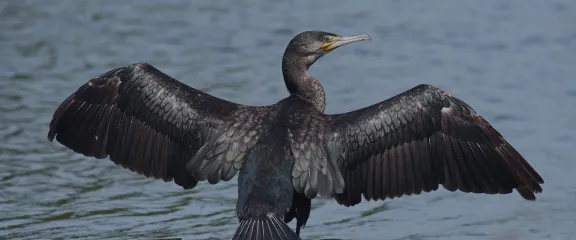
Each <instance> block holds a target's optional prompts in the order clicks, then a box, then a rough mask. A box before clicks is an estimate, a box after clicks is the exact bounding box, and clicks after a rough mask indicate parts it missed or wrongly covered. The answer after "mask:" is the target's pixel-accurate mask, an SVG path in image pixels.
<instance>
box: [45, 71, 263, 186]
mask: <svg viewBox="0 0 576 240" xmlns="http://www.w3.org/2000/svg"><path fill="white" fill-rule="evenodd" d="M265 113H266V109H265V107H250V106H243V105H238V104H235V103H232V102H228V101H225V100H222V99H219V98H216V97H213V96H211V95H209V94H206V93H204V92H201V91H199V90H197V89H194V88H192V87H190V86H187V85H185V84H183V83H181V82H179V81H177V80H175V79H173V78H171V77H170V76H168V75H166V74H164V73H162V72H160V71H159V70H157V69H156V68H154V67H152V66H151V65H149V64H145V63H142V64H132V65H129V66H126V67H122V68H118V69H114V70H112V71H109V72H107V73H104V74H102V75H101V76H99V77H97V78H94V79H91V80H90V81H88V82H87V83H86V84H84V85H83V86H81V87H80V88H79V89H78V90H77V91H76V92H74V93H73V94H72V95H70V96H69V97H68V98H67V99H66V100H64V102H63V103H62V104H61V105H60V106H59V107H58V109H57V110H56V112H55V113H54V116H53V119H52V121H51V123H50V131H49V133H48V139H49V140H50V141H52V140H53V139H54V138H56V140H57V141H58V142H60V143H62V144H63V145H65V146H67V147H68V148H70V149H72V150H74V151H75V152H78V153H81V154H84V155H85V156H89V157H96V158H105V157H107V156H110V159H111V160H112V161H114V162H115V163H116V164H120V165H122V166H123V167H125V168H128V169H130V170H132V171H135V172H137V173H139V174H144V175H146V176H149V177H150V176H151V177H154V178H161V179H163V180H164V181H171V180H172V179H174V182H175V183H176V184H178V185H180V186H182V187H184V188H193V187H195V186H196V184H197V183H198V181H202V180H206V179H208V180H209V182H210V183H216V182H218V181H219V180H229V179H231V178H232V177H233V176H234V175H235V173H236V172H237V171H238V169H239V168H240V167H241V166H242V161H243V159H244V154H245V153H246V152H247V151H248V150H249V149H250V148H251V147H252V146H253V145H254V144H255V143H256V141H257V138H258V136H257V135H256V134H254V133H255V131H251V130H254V129H253V128H256V127H257V125H258V124H260V119H261V117H262V116H263V115H264V114H265Z"/></svg>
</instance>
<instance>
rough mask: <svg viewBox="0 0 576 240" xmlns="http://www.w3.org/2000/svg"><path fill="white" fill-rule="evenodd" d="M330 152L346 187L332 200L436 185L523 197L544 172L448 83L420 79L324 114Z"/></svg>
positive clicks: (404, 192) (343, 201) (529, 194)
mask: <svg viewBox="0 0 576 240" xmlns="http://www.w3.org/2000/svg"><path fill="white" fill-rule="evenodd" d="M324 116H325V118H324V122H325V127H324V128H326V129H327V130H326V135H327V136H328V137H326V139H330V141H333V142H334V143H331V144H330V146H332V147H329V150H328V151H329V152H330V153H329V154H330V155H334V156H338V158H337V160H336V162H337V163H338V167H339V170H340V172H341V175H342V176H343V177H344V185H345V187H344V189H343V191H342V192H336V196H335V198H336V200H337V201H338V202H339V203H340V204H343V205H346V206H351V205H355V204H357V203H359V202H360V201H361V198H360V196H361V195H364V198H365V199H367V200H376V199H385V198H394V197H401V196H403V195H411V194H420V193H421V192H422V191H424V192H430V191H434V190H437V189H438V186H439V185H440V184H441V185H442V186H443V187H444V188H445V189H447V190H449V191H456V190H459V191H462V192H472V193H487V194H496V193H500V194H506V193H510V192H512V190H513V189H516V190H517V191H518V192H519V193H520V195H521V196H522V197H523V198H525V199H528V200H534V199H535V195H534V194H535V193H539V192H541V191H542V188H541V186H540V184H542V183H544V181H543V179H542V177H540V175H539V174H538V173H537V172H536V171H535V170H534V169H533V168H532V166H531V165H530V164H529V163H528V162H527V161H526V160H525V159H524V157H522V155H520V153H518V151H516V150H515V149H514V148H513V147H512V146H511V145H510V144H509V143H508V142H507V141H506V140H505V139H504V138H503V137H502V136H501V134H500V133H499V132H498V131H497V130H495V129H494V128H493V127H492V126H491V125H490V123H488V122H487V121H486V120H485V119H484V118H482V117H481V116H480V115H478V114H477V113H476V111H474V109H472V108H471V107H470V106H468V104H466V103H465V102H463V101H461V100H460V99H458V98H456V97H453V96H451V95H450V94H448V93H446V92H445V91H443V90H441V89H439V88H436V87H433V86H430V85H419V86H417V87H415V88H413V89H410V90H408V91H406V92H404V93H402V94H399V95H397V96H395V97H393V98H391V99H388V100H386V101H383V102H380V103H378V104H375V105H372V106H369V107H366V108H363V109H359V110H356V111H352V112H349V113H344V114H335V115H324Z"/></svg>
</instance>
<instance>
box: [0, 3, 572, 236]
mask: <svg viewBox="0 0 576 240" xmlns="http://www.w3.org/2000/svg"><path fill="white" fill-rule="evenodd" d="M575 22H576V2H575V1H571V0H550V1H536V0H532V1H528V0H523V1H520V0H518V1H499V0H483V1H456V0H454V1H378V0H371V1H346V2H344V1H342V2H340V1H318V0H316V1H300V2H298V3H295V2H293V1H273V0H250V1H242V2H240V1H202V2H197V1H194V2H193V1H174V0H173V1H52V0H43V1H25V0H14V1H2V2H0V169H1V170H0V239H74V238H78V239H150V238H165V237H182V238H184V239H229V238H230V237H231V236H232V234H233V233H234V231H235V228H236V218H235V216H234V208H235V201H236V196H237V188H236V184H237V183H236V180H235V179H234V180H232V181H230V182H226V183H219V184H218V185H209V184H206V183H204V184H200V185H199V186H198V187H197V188H195V189H193V190H188V191H185V190H183V189H181V188H180V187H178V186H176V185H175V184H173V183H164V182H161V181H155V180H151V179H147V178H144V177H142V176H139V175H137V174H134V173H131V172H129V171H127V170H125V169H122V168H120V167H118V166H116V165H114V164H113V163H112V162H111V161H109V160H106V159H102V160H96V159H91V158H86V157H83V156H81V155H78V154H74V153H73V152H72V151H70V150H68V149H67V148H65V147H63V146H61V145H60V144H56V143H48V142H47V140H46V133H47V131H48V123H49V121H50V119H51V117H52V114H53V112H54V110H55V109H56V107H57V106H58V104H60V102H61V101H62V100H64V99H65V98H66V97H67V96H68V95H69V94H71V93H72V92H73V91H74V90H76V89H77V88H78V87H79V86H80V85H82V84H84V83H85V82H86V81H87V80H89V79H90V78H91V77H94V76H97V75H99V74H101V73H103V72H105V71H107V70H110V69H112V68H116V67H119V66H123V65H126V64H129V63H134V62H148V63H150V64H152V65H154V66H156V67H157V68H159V69H161V70H162V71H163V72H165V73H167V74H169V75H171V76H173V77H175V78H176V79H179V80H181V81H183V82H184V83H186V84H190V85H192V86H194V87H196V88H199V89H202V90H204V91H206V92H209V93H210V94H213V95H215V96H218V97H221V98H225V99H228V100H231V101H236V102H240V103H243V104H253V105H265V104H271V103H274V102H276V101H278V100H279V99H281V98H282V97H285V96H286V95H287V92H286V90H285V87H284V83H283V82H282V78H281V70H280V62H281V55H282V53H283V51H284V48H285V46H286V44H287V42H288V41H289V40H290V39H291V38H292V37H293V36H294V35H295V34H297V33H299V32H301V31H304V30H310V29H322V30H326V31H331V32H335V33H339V34H358V33H369V34H371V35H372V38H373V40H372V42H363V43H359V44H354V45H353V46H349V47H345V48H341V49H339V50H338V51H335V52H333V53H330V55H329V56H327V57H325V58H323V59H321V60H320V61H318V62H317V64H316V65H315V66H314V67H313V69H312V73H313V74H314V76H315V77H317V78H318V79H320V80H321V81H322V82H323V83H324V85H325V89H326V92H327V101H328V106H327V111H328V112H330V113H337V112H345V111H350V110H353V109H356V108H360V107H364V106H367V105H369V104H373V103H375V102H378V101H381V100H383V99H386V98H388V97H391V96H393V95H395V94H397V93H399V92H401V91H404V90H407V89H409V88H411V87H413V86H415V85H417V84H420V83H429V84H433V85H436V86H439V87H442V88H444V89H446V90H447V91H449V92H451V93H452V94H453V95H455V96H458V97H460V98H461V99H463V100H465V101H466V102H468V103H469V104H470V105H472V106H473V107H474V108H475V109H476V110H477V111H478V112H479V113H481V114H482V115H483V116H485V118H486V119H488V121H490V122H491V123H493V125H494V126H495V127H496V128H497V129H498V130H500V131H501V133H502V134H503V135H504V136H506V137H507V139H508V140H509V141H510V142H511V143H512V144H513V145H514V146H515V147H516V148H517V149H518V150H519V151H520V152H521V153H523V155H524V156H525V157H526V158H527V159H528V160H529V162H530V163H531V164H532V165H533V166H534V167H535V168H536V169H537V170H538V171H539V172H540V173H541V175H542V176H543V178H544V179H545V180H546V184H545V185H544V193H543V194H541V195H539V196H538V201H536V202H528V201H524V200H523V199H522V198H521V197H520V196H519V195H518V194H516V193H514V194H511V195H505V196H488V195H474V194H464V193H458V192H456V193H451V192H448V191H445V190H440V191H437V192H434V193H428V194H423V195H420V196H412V197H404V198H400V199H394V200H386V201H384V202H382V201H380V202H363V203H362V204H360V205H357V206H355V207H351V208H346V207H342V206H340V205H338V204H337V203H335V201H333V200H330V199H316V200H314V201H313V205H314V210H313V212H312V215H311V217H310V219H309V221H308V226H307V227H306V228H305V229H304V230H303V238H304V239H318V238H340V239H464V240H467V239H576V236H574V235H575V234H576V228H575V227H574V226H576V206H575V204H574V203H575V202H576V184H575V183H574V182H575V180H576V177H575V175H574V169H576V161H575V160H574V156H576V148H575V147H574V146H576V130H575V128H574V122H576V79H575V76H576V54H575V53H576V28H575V27H574V26H575V25H574V23H575ZM291 226H294V222H293V223H291ZM573 236H574V237H573Z"/></svg>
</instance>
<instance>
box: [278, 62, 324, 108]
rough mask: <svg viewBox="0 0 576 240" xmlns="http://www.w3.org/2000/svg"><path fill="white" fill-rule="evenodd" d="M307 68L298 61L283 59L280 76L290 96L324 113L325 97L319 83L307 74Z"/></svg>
mask: <svg viewBox="0 0 576 240" xmlns="http://www.w3.org/2000/svg"><path fill="white" fill-rule="evenodd" d="M308 67H309V66H306V65H305V64H301V63H300V62H298V61H292V60H290V59H289V58H286V57H284V59H283V60H282V75H283V76H284V82H285V83H286V88H288V91H289V92H290V95H294V96H297V97H299V98H301V99H302V100H304V101H306V102H308V103H310V104H312V105H313V106H314V107H315V108H316V109H318V111H321V112H324V109H325V108H326V97H325V94H324V88H323V87H322V84H320V81H318V80H317V79H315V78H314V77H312V76H311V75H310V73H309V72H308Z"/></svg>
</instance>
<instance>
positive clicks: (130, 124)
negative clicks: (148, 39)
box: [48, 31, 544, 239]
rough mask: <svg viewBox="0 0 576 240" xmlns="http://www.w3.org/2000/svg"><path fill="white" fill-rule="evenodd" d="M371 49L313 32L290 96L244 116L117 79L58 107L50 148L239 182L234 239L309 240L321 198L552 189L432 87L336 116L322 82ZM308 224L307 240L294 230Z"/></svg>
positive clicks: (123, 72) (182, 178)
mask: <svg viewBox="0 0 576 240" xmlns="http://www.w3.org/2000/svg"><path fill="white" fill-rule="evenodd" d="M366 39H369V37H368V36H367V35H360V36H355V37H340V36H337V35H335V34H331V33H326V32H319V31H312V32H304V33H301V34H299V35H298V36H296V37H295V38H294V39H292V41H290V43H289V44H288V47H287V48H286V52H285V53H284V57H283V60H282V72H283V76H284V81H285V83H286V87H287V88H288V90H289V92H290V96H288V97H287V98H285V99H282V100H280V101H279V102H278V103H276V104H274V105H270V106H262V107H254V106H246V105H240V104H236V103H232V102H228V101H226V100H222V99H220V98H216V97H214V96H211V95H208V94H206V93H204V92H201V91H199V90H196V89H194V88H192V87H190V86H187V85H185V84H183V83H181V82H179V81H177V80H175V79H173V78H171V77H170V76H168V75H166V74H164V73H162V72H160V71H159V70H157V69H156V68H154V67H152V66H150V65H148V64H132V65H129V66H126V67H122V68H118V69H114V70H112V71H109V72H107V73H104V74H102V75H101V76H99V77H97V78H94V79H92V80H90V81H88V83H86V84H84V85H83V86H81V87H80V89H78V90H77V91H76V92H75V93H73V94H72V95H71V96H70V97H68V98H67V99H66V100H64V102H63V103H62V104H61V105H60V106H59V107H58V109H57V110H56V112H55V113H54V117H53V119H52V122H51V123H50V131H49V133H48V138H49V139H50V140H53V139H54V138H55V139H56V140H57V141H58V142H60V143H62V144H63V145H65V146H67V147H69V148H70V149H72V150H74V151H76V152H78V153H81V154H84V155H86V156H89V157H96V158H106V157H108V156H110V159H111V160H112V161H114V162H115V163H116V164H119V165H122V166H123V167H125V168H128V169H130V170H132V171H135V172H137V173H140V174H144V175H146V176H149V177H154V178H158V179H163V180H164V181H171V180H174V182H175V183H176V184H178V185H180V186H182V187H184V188H186V189H189V188H193V187H195V186H196V184H197V183H198V181H204V180H208V182H209V183H212V184H215V183H217V182H219V181H220V180H224V181H228V180H230V179H231V178H232V177H233V176H234V175H235V174H236V172H238V171H240V173H239V177H238V183H239V189H238V202H237V207H236V210H237V215H238V218H239V220H240V225H239V228H238V230H237V232H236V234H235V236H234V239H298V235H299V233H300V228H301V227H303V226H304V225H305V224H306V221H307V220H308V216H309V215H310V202H311V199H313V198H315V197H316V196H317V195H318V194H321V195H324V196H328V197H334V198H335V199H336V201H337V202H338V203H339V204H342V205H345V206H352V205H355V204H358V203H360V202H361V200H362V199H361V198H362V197H361V196H362V195H363V196H364V198H365V199H367V200H376V199H381V200H383V199H386V198H395V197H400V196H403V195H411V194H420V193H421V192H423V191H424V192H429V191H433V190H436V189H438V186H439V185H443V186H444V188H446V189H448V190H450V191H455V190H460V191H463V192H473V193H488V194H496V193H500V194H506V193H510V192H512V190H513V189H516V190H517V191H518V192H519V193H520V195H521V196H522V197H523V198H525V199H528V200H534V199H535V195H534V193H539V192H541V191H542V188H541V187H540V184H542V183H543V182H544V181H543V180H542V178H541V177H540V176H539V175H538V173H537V172H536V171H535V170H534V169H533V168H532V167H531V166H530V164H528V162H527V161H526V160H525V159H524V158H523V157H522V156H521V155H520V154H519V153H518V152H517V151H516V150H515V149H514V148H513V147H512V146H510V144H509V143H508V142H507V141H506V140H505V139H504V138H503V137H502V136H501V135H500V133H498V131H496V130H495V129H494V128H493V127H492V126H491V125H490V124H489V123H488V122H487V121H486V120H484V118H482V117H481V116H480V115H478V114H477V113H476V112H475V111H474V110H473V109H472V108H471V107H470V106H468V105H467V104H466V103H464V102H463V101H461V100H460V99H458V98H456V97H453V96H451V95H450V94H448V93H446V92H445V91H443V90H441V89H439V88H436V87H433V86H430V85H419V86H416V87H415V88H412V89H410V90H408V91H406V92H404V93H401V94H399V95H397V96H395V97H393V98H391V99H388V100H385V101H382V102H380V103H377V104H374V105H372V106H368V107H365V108H362V109H359V110H356V111H352V112H348V113H343V114H334V115H330V114H324V113H323V112H324V107H325V100H324V90H323V88H322V85H320V82H319V81H318V80H316V79H314V78H313V77H312V76H310V74H309V73H308V68H309V67H310V66H311V65H312V64H313V63H314V62H315V61H316V60H317V59H318V58H320V57H322V56H323V55H325V54H326V53H328V52H330V51H331V50H333V49H335V48H337V47H339V46H341V45H344V44H347V43H351V42H356V41H360V40H366ZM294 218H295V219H296V221H297V228H296V233H294V232H292V230H290V228H289V227H288V226H287V225H286V224H285V223H284V222H286V223H287V222H290V221H291V220H292V219H294Z"/></svg>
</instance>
